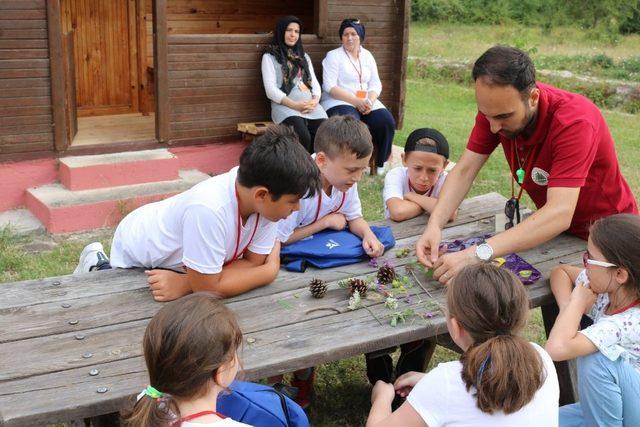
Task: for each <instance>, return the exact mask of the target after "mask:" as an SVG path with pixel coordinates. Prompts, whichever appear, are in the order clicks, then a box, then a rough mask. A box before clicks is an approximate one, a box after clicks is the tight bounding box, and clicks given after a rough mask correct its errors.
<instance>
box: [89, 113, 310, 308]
mask: <svg viewBox="0 0 640 427" xmlns="http://www.w3.org/2000/svg"><path fill="white" fill-rule="evenodd" d="M319 184H320V182H319V172H318V169H317V167H316V165H315V164H314V162H313V161H312V160H311V159H310V158H309V154H308V153H307V152H306V150H304V148H303V147H302V146H301V145H300V143H299V142H298V139H297V136H296V135H295V134H294V133H293V131H292V130H291V129H290V128H287V127H286V126H279V125H278V126H273V127H270V128H269V129H268V130H267V132H266V133H265V134H264V135H262V136H260V137H258V138H257V139H256V140H255V141H254V142H253V143H252V144H251V145H249V146H248V147H247V148H246V149H245V150H244V152H243V153H242V155H241V157H240V166H239V167H236V168H233V169H231V170H230V171H229V172H227V173H225V174H222V175H218V176H215V177H213V178H210V179H207V180H205V181H203V182H201V183H199V184H197V185H195V186H194V187H192V188H191V189H189V190H187V191H185V192H183V193H181V194H178V195H175V196H173V197H170V198H168V199H165V200H162V201H160V202H156V203H150V204H148V205H145V206H142V207H140V208H138V209H136V210H135V211H133V212H131V213H130V214H129V215H127V217H125V218H124V219H123V220H122V222H121V223H120V224H119V225H118V228H117V229H116V232H115V235H114V238H113V243H112V246H111V267H114V268H115V267H117V268H131V267H144V268H147V269H150V270H147V271H146V273H147V276H148V282H149V286H150V288H151V292H152V294H153V297H154V299H155V300H156V301H170V300H174V299H176V298H180V297H181V296H184V295H186V294H188V293H191V292H197V291H212V292H216V293H217V294H219V295H221V296H223V297H228V296H233V295H237V294H240V293H243V292H246V291H248V290H251V289H253V288H255V287H258V286H262V285H265V284H267V283H270V282H272V281H273V280H274V279H275V277H276V276H277V274H278V270H279V268H280V262H279V256H280V254H279V252H280V250H279V243H278V242H276V232H277V225H276V222H277V221H278V220H280V219H283V218H286V217H287V216H289V215H290V214H291V213H292V212H293V211H295V210H297V209H298V208H299V201H300V199H301V198H302V197H305V196H313V195H315V193H316V191H317V190H318V188H319ZM98 246H99V247H98ZM105 259H106V256H105V255H104V253H103V252H102V247H101V245H100V244H99V243H98V244H97V245H96V243H93V244H91V245H89V246H88V247H87V248H85V250H84V251H83V253H82V255H81V258H80V264H79V265H78V268H77V269H76V273H79V272H84V271H91V270H93V269H104V268H105V267H107V268H108V264H105V263H104V260H105ZM98 264H100V265H98ZM96 267H97V268H96ZM185 272H186V274H185Z"/></svg>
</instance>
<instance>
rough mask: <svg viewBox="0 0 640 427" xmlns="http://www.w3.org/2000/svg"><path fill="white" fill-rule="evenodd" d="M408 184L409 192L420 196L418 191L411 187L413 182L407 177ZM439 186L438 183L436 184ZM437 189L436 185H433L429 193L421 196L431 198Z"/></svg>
mask: <svg viewBox="0 0 640 427" xmlns="http://www.w3.org/2000/svg"><path fill="white" fill-rule="evenodd" d="M407 184H408V185H409V190H411V191H413V192H414V193H416V194H420V193H418V192H417V191H416V189H415V188H413V185H411V180H410V179H409V177H407ZM436 184H437V182H436ZM435 187H436V185H435V184H434V185H432V186H431V188H430V189H429V191H427V192H425V194H421V196H428V197H431V194H433V189H434V188H435Z"/></svg>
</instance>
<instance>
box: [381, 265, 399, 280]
mask: <svg viewBox="0 0 640 427" xmlns="http://www.w3.org/2000/svg"><path fill="white" fill-rule="evenodd" d="M396 276H397V274H396V269H395V268H393V267H392V266H390V265H387V264H385V265H383V266H382V267H380V268H379V269H378V275H377V277H378V283H379V284H381V285H388V284H390V283H391V282H393V281H394V280H395V278H396Z"/></svg>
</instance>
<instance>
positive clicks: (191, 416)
mask: <svg viewBox="0 0 640 427" xmlns="http://www.w3.org/2000/svg"><path fill="white" fill-rule="evenodd" d="M205 415H217V416H219V417H220V418H222V419H223V420H224V419H225V418H227V417H225V416H224V415H222V414H220V413H218V412H216V411H202V412H197V413H195V414H191V415H187V416H186V417H184V418H180V419H179V420H178V421H174V422H173V423H172V424H171V427H176V426H179V425H181V424H182V423H183V422H185V421H191V420H193V419H194V418H200V417H204V416H205Z"/></svg>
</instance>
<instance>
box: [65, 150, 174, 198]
mask: <svg viewBox="0 0 640 427" xmlns="http://www.w3.org/2000/svg"><path fill="white" fill-rule="evenodd" d="M179 167H180V161H179V160H178V158H177V157H176V156H175V155H174V154H172V153H170V152H169V150H166V149H157V150H144V151H131V152H125V153H113V154H99V155H93V156H71V157H64V158H62V159H60V169H59V171H58V176H59V179H60V182H61V183H62V185H64V186H65V187H66V188H68V189H69V190H74V191H75V190H91V189H96V188H107V187H119V186H123V185H132V184H143V183H147V182H158V181H172V180H176V179H178V170H179Z"/></svg>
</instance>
